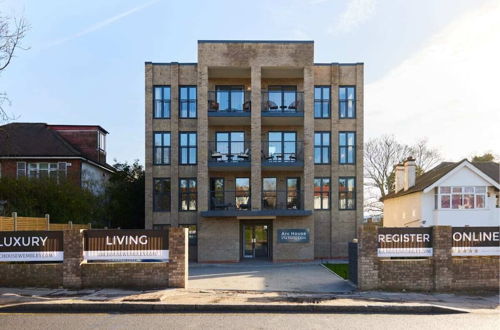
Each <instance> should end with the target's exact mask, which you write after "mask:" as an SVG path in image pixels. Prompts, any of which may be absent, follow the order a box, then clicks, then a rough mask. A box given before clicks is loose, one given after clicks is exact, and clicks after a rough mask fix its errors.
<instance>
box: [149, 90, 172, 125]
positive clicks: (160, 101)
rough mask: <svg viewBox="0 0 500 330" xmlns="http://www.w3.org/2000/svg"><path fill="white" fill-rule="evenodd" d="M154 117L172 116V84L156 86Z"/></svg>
mask: <svg viewBox="0 0 500 330" xmlns="http://www.w3.org/2000/svg"><path fill="white" fill-rule="evenodd" d="M153 117H154V118H170V86H155V87H154V110H153Z"/></svg>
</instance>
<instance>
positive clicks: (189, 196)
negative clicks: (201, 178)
mask: <svg viewBox="0 0 500 330" xmlns="http://www.w3.org/2000/svg"><path fill="white" fill-rule="evenodd" d="M183 180H187V181H194V182H195V187H196V191H195V192H194V193H193V192H191V191H188V192H182V189H181V182H182V181H183ZM189 184H190V183H189V182H188V185H187V186H188V189H191V188H189ZM178 187H179V212H196V211H198V179H197V178H195V177H190V178H179V185H178ZM192 194H195V197H194V205H195V208H194V210H189V203H190V202H191V200H192V199H191V195H192ZM183 195H187V196H188V199H187V204H186V205H188V209H187V210H183V209H182V201H183V199H182V197H183Z"/></svg>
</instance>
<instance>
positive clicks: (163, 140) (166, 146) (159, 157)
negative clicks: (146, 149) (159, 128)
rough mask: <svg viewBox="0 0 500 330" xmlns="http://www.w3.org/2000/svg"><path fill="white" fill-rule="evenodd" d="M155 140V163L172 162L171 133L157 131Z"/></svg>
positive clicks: (165, 163) (166, 163)
mask: <svg viewBox="0 0 500 330" xmlns="http://www.w3.org/2000/svg"><path fill="white" fill-rule="evenodd" d="M153 140H154V141H153V142H154V146H153V164H154V165H168V164H170V133H168V132H155V133H154V139H153Z"/></svg>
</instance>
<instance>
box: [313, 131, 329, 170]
mask: <svg viewBox="0 0 500 330" xmlns="http://www.w3.org/2000/svg"><path fill="white" fill-rule="evenodd" d="M314 163H315V164H329V163H330V132H316V133H314Z"/></svg>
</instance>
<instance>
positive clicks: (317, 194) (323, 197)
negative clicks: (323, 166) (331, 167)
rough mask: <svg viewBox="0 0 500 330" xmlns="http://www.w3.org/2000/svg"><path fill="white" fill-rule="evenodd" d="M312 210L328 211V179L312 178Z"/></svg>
mask: <svg viewBox="0 0 500 330" xmlns="http://www.w3.org/2000/svg"><path fill="white" fill-rule="evenodd" d="M314 209H315V210H328V209H330V178H314Z"/></svg>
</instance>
